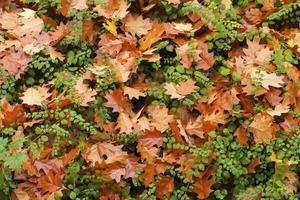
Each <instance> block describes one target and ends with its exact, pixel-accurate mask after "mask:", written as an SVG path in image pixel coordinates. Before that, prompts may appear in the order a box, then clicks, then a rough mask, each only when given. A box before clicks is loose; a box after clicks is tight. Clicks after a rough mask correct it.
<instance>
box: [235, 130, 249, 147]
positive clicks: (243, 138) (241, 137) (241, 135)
mask: <svg viewBox="0 0 300 200" xmlns="http://www.w3.org/2000/svg"><path fill="white" fill-rule="evenodd" d="M234 135H235V136H236V139H237V141H238V143H240V144H242V145H248V136H247V132H246V130H245V128H244V127H243V126H239V127H238V128H237V129H236V131H235V133H234Z"/></svg>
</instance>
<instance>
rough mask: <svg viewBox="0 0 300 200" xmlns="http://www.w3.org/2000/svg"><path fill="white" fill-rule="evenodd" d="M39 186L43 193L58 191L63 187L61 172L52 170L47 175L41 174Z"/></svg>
mask: <svg viewBox="0 0 300 200" xmlns="http://www.w3.org/2000/svg"><path fill="white" fill-rule="evenodd" d="M37 187H38V188H41V190H42V193H46V192H50V193H53V192H56V191H58V190H60V189H61V188H62V187H63V185H62V177H61V176H60V175H59V174H56V173H54V172H53V171H50V172H49V173H48V174H47V175H45V176H41V177H40V178H39V179H38V184H37Z"/></svg>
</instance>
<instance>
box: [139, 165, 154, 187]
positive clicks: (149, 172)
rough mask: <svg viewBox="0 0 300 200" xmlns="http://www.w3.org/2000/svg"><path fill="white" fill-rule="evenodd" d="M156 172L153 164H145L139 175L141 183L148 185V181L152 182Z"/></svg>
mask: <svg viewBox="0 0 300 200" xmlns="http://www.w3.org/2000/svg"><path fill="white" fill-rule="evenodd" d="M155 174H156V170H155V165H153V164H147V165H146V167H145V168H144V173H143V174H142V175H141V178H142V180H143V184H144V185H145V186H146V187H148V186H149V185H150V183H152V182H154V176H155Z"/></svg>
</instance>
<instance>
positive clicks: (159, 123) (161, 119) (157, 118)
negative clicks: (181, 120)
mask: <svg viewBox="0 0 300 200" xmlns="http://www.w3.org/2000/svg"><path fill="white" fill-rule="evenodd" d="M168 112H169V110H168V109H167V108H166V107H165V106H163V105H157V106H155V107H154V109H153V110H152V111H151V112H150V114H151V116H152V120H151V122H152V123H151V125H152V126H153V127H155V128H156V129H157V130H159V131H161V132H164V131H165V130H167V128H168V127H169V123H170V122H172V121H173V119H174V116H173V115H169V114H168Z"/></svg>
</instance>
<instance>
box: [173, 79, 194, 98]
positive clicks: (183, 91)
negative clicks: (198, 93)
mask: <svg viewBox="0 0 300 200" xmlns="http://www.w3.org/2000/svg"><path fill="white" fill-rule="evenodd" d="M195 83H196V82H195V81H194V80H193V79H188V80H187V81H185V82H181V83H180V84H179V85H177V86H176V90H177V93H178V94H180V95H183V96H187V95H189V94H191V93H193V92H195V90H197V89H198V86H196V85H195Z"/></svg>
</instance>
